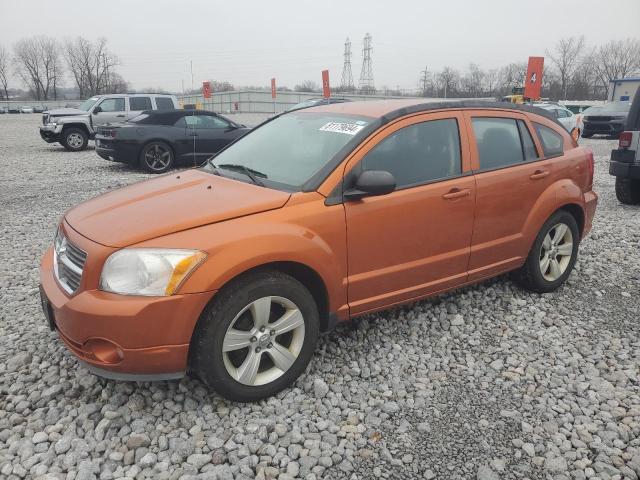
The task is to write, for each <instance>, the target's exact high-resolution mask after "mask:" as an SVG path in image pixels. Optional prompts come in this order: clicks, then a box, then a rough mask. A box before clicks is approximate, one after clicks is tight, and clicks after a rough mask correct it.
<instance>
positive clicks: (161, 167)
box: [140, 142, 173, 173]
mask: <svg viewBox="0 0 640 480" xmlns="http://www.w3.org/2000/svg"><path fill="white" fill-rule="evenodd" d="M140 164H141V165H142V167H143V168H144V169H145V170H146V171H147V172H149V173H165V172H166V171H167V170H169V169H170V168H171V167H172V166H173V150H171V147H170V146H169V145H167V144H166V143H164V142H151V143H148V144H146V145H145V146H144V148H143V149H142V152H141V153H140Z"/></svg>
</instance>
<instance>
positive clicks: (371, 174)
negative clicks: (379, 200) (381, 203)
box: [344, 170, 396, 200]
mask: <svg viewBox="0 0 640 480" xmlns="http://www.w3.org/2000/svg"><path fill="white" fill-rule="evenodd" d="M395 189H396V179H395V178H394V177H393V175H392V174H391V173H390V172H387V171H386V170H365V171H364V172H362V173H361V174H360V176H358V179H357V180H356V183H355V185H354V186H353V187H352V188H350V189H348V190H347V191H345V192H344V198H346V199H347V200H359V199H361V198H364V197H374V196H378V195H386V194H387V193H391V192H393V191H394V190H395Z"/></svg>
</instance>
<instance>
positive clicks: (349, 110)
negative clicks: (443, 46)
mask: <svg viewBox="0 0 640 480" xmlns="http://www.w3.org/2000/svg"><path fill="white" fill-rule="evenodd" d="M470 108H473V109H480V110H483V109H498V110H517V111H521V112H528V113H535V114H536V115H540V116H543V117H545V118H548V119H549V120H551V121H553V122H555V123H557V120H556V118H555V117H554V116H553V115H551V113H550V112H549V111H548V110H545V109H543V108H540V107H538V106H534V105H526V104H525V105H519V104H514V103H509V102H495V101H491V100H446V101H442V100H428V99H423V98H407V99H393V100H372V101H358V102H343V103H331V104H329V105H319V106H317V107H310V108H305V109H304V110H300V112H301V113H311V112H327V113H342V114H347V115H357V116H363V117H371V118H378V119H380V120H382V121H383V123H385V122H388V121H391V120H394V119H396V118H399V117H402V116H404V115H408V114H410V113H417V112H423V111H429V110H447V109H448V110H455V109H470Z"/></svg>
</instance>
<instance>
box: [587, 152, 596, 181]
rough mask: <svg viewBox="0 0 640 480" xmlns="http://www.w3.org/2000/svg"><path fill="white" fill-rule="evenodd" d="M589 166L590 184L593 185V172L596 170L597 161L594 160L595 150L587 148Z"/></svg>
mask: <svg viewBox="0 0 640 480" xmlns="http://www.w3.org/2000/svg"><path fill="white" fill-rule="evenodd" d="M587 168H588V169H589V186H591V185H593V173H594V171H595V162H594V160H593V150H591V149H590V148H588V149H587Z"/></svg>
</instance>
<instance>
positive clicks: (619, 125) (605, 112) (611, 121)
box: [582, 102, 631, 138]
mask: <svg viewBox="0 0 640 480" xmlns="http://www.w3.org/2000/svg"><path fill="white" fill-rule="evenodd" d="M630 108H631V103H630V102H610V103H607V104H605V105H602V106H597V107H591V108H587V109H586V110H585V111H584V114H583V115H584V117H583V119H582V123H583V128H582V136H583V137H584V138H589V137H592V136H593V135H595V134H600V135H608V136H611V137H615V138H617V137H618V136H619V135H620V134H621V133H622V132H623V131H624V123H625V122H626V120H627V115H629V109H630Z"/></svg>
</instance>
